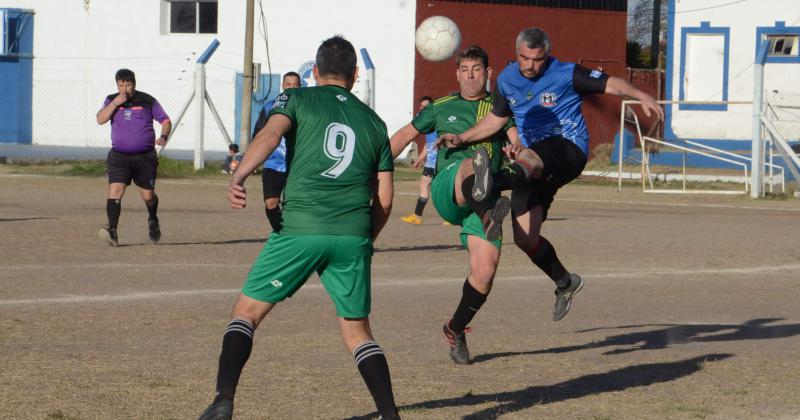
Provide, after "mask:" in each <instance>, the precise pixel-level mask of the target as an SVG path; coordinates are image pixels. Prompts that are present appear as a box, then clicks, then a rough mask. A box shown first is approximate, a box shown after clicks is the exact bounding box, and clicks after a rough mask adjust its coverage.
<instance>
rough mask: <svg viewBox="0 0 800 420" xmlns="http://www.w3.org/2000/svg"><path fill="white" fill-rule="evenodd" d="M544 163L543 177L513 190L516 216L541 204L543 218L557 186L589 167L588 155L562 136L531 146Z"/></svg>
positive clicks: (512, 208) (549, 138)
mask: <svg viewBox="0 0 800 420" xmlns="http://www.w3.org/2000/svg"><path fill="white" fill-rule="evenodd" d="M528 148H529V149H531V150H533V151H534V152H536V154H537V155H539V157H540V158H541V159H542V163H544V169H543V170H542V176H541V178H539V179H534V180H531V181H530V182H529V183H528V184H526V185H525V186H523V187H519V188H515V189H514V190H513V191H511V210H512V212H513V213H514V215H520V214H525V213H527V212H528V211H529V210H531V209H532V208H534V207H536V206H538V205H541V206H542V207H543V210H544V218H545V219H547V210H548V209H549V208H550V204H552V203H553V199H554V198H555V196H556V193H557V192H558V189H559V188H561V187H563V186H564V185H567V184H568V183H570V182H571V181H572V180H573V179H575V178H577V177H578V176H579V175H580V174H581V172H583V168H584V167H585V166H586V155H584V154H583V151H582V150H581V149H580V148H579V147H578V146H577V145H575V143H573V142H571V141H570V140H567V139H565V138H563V137H560V136H556V137H548V138H546V139H544V140H542V141H540V142H538V143H534V144H532V145H530V146H528Z"/></svg>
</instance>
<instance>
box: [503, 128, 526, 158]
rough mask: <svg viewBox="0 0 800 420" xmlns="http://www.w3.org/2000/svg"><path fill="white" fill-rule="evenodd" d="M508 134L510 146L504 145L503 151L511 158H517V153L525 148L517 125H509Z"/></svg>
mask: <svg viewBox="0 0 800 420" xmlns="http://www.w3.org/2000/svg"><path fill="white" fill-rule="evenodd" d="M506 135H508V146H506V147H504V148H503V151H504V152H505V154H506V156H508V158H509V159H516V158H517V155H518V154H519V153H520V152H521V151H522V149H524V147H522V140H520V138H519V131H518V130H517V126H516V125H512V126H511V127H508V129H507V130H506Z"/></svg>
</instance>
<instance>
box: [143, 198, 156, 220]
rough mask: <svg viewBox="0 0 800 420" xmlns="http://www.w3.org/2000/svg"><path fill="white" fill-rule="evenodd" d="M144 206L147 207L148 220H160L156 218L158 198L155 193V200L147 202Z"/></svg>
mask: <svg viewBox="0 0 800 420" xmlns="http://www.w3.org/2000/svg"><path fill="white" fill-rule="evenodd" d="M144 205H145V206H147V213H148V216H147V220H158V216H156V213H157V212H158V196H157V195H156V194H155V193H153V199H152V200H150V201H145V202H144Z"/></svg>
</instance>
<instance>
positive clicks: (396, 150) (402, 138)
mask: <svg viewBox="0 0 800 420" xmlns="http://www.w3.org/2000/svg"><path fill="white" fill-rule="evenodd" d="M418 135H419V131H417V129H416V128H414V125H413V124H412V123H408V124H406V125H405V126H404V127H403V128H401V129H399V130H397V132H396V133H394V135H393V136H392V138H391V139H389V143H390V144H391V145H392V157H393V158H396V157H397V156H398V155H400V153H401V152H402V151H403V150H404V149H405V148H406V146H408V144H409V143H411V141H413V140H414V139H415V138H416V137H417V136H418Z"/></svg>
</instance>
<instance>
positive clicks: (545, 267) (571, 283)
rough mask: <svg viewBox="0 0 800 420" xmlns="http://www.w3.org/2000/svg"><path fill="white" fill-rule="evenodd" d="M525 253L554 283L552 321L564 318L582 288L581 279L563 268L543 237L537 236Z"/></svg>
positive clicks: (553, 249)
mask: <svg viewBox="0 0 800 420" xmlns="http://www.w3.org/2000/svg"><path fill="white" fill-rule="evenodd" d="M525 253H526V254H527V255H528V257H529V258H530V259H531V261H532V262H533V263H534V264H536V266H537V267H539V269H541V270H542V271H544V273H545V274H547V276H548V277H550V279H551V280H553V282H555V283H556V290H555V294H556V303H555V306H554V307H553V321H558V320H560V319H562V318H564V317H565V316H566V315H567V312H569V309H570V306H571V305H572V298H573V297H575V295H576V294H577V293H578V292H580V291H581V289H582V288H583V283H584V281H583V279H581V277H580V276H578V275H577V274H574V273H570V272H568V271H567V269H566V268H564V265H563V264H561V261H560V260H559V259H558V255H556V250H555V248H553V245H552V244H551V243H550V241H548V240H547V238H545V237H544V236H539V241H538V242H537V244H536V246H534V247H533V249H530V250H528V251H525Z"/></svg>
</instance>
